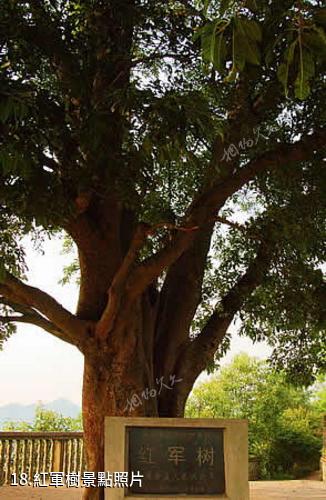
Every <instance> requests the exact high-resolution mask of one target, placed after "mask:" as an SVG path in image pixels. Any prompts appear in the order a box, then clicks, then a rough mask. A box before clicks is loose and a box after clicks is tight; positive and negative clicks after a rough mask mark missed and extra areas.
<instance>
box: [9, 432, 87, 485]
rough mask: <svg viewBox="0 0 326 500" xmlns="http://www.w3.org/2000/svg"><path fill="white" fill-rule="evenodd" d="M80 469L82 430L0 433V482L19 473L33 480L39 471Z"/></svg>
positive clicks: (82, 455) (83, 462) (78, 470)
mask: <svg viewBox="0 0 326 500" xmlns="http://www.w3.org/2000/svg"><path fill="white" fill-rule="evenodd" d="M84 470H85V461H84V453H83V433H82V432H0V485H4V484H10V483H11V482H12V481H13V478H15V477H16V478H19V477H20V474H21V473H26V474H27V477H28V481H33V478H34V475H35V474H39V473H40V472H47V473H49V472H63V473H64V474H68V473H70V472H83V471H84ZM13 474H16V476H13Z"/></svg>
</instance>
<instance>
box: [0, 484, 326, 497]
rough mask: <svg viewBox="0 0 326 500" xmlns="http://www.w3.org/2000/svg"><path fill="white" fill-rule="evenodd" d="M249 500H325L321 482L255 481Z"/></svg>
mask: <svg viewBox="0 0 326 500" xmlns="http://www.w3.org/2000/svg"><path fill="white" fill-rule="evenodd" d="M0 499H1V500H80V490H78V489H69V490H68V489H67V488H58V489H55V488H31V487H28V486H26V487H23V488H22V487H14V486H2V487H0ZM250 500H326V483H322V482H321V481H255V482H251V483H250Z"/></svg>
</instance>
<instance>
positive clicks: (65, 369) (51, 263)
mask: <svg viewBox="0 0 326 500" xmlns="http://www.w3.org/2000/svg"><path fill="white" fill-rule="evenodd" d="M43 249H44V255H42V254H40V253H38V252H36V251H35V250H33V248H32V245H31V244H30V243H29V242H27V244H26V255H27V259H26V260H27V264H28V267H29V272H28V283H29V284H30V285H33V286H37V287H39V288H41V289H42V290H44V291H46V292H48V293H50V294H51V295H52V296H53V297H55V298H56V300H58V301H59V302H60V303H61V304H62V305H63V306H64V307H66V308H67V309H69V310H70V311H72V312H74V310H75V307H76V301H77V287H76V286H75V285H73V284H69V285H65V286H62V285H61V284H59V281H60V279H61V278H62V269H63V267H64V265H65V264H67V263H69V262H70V261H71V259H72V257H71V256H67V255H63V254H62V240H60V239H59V238H55V239H52V240H49V241H47V242H45V244H44V247H43ZM239 352H247V353H248V354H250V355H253V356H257V357H260V358H264V357H267V356H268V354H269V352H270V349H269V348H268V347H267V346H266V344H264V343H259V344H258V343H257V344H255V345H254V344H253V343H252V342H251V341H250V340H249V339H246V338H240V337H238V336H237V335H236V333H234V334H233V335H232V343H231V349H230V351H229V352H228V353H227V355H226V356H225V357H224V358H223V360H222V363H223V364H224V363H227V362H229V361H230V360H231V359H232V358H233V356H234V355H235V354H237V353H239ZM82 373H83V357H82V355H81V353H80V352H79V351H78V350H77V349H76V348H75V347H72V346H70V345H69V344H67V343H65V342H63V341H61V340H59V339H56V338H55V337H53V336H52V335H50V334H49V333H47V332H44V331H43V330H41V329H39V328H37V327H35V326H32V325H24V324H21V325H19V326H18V329H17V333H15V334H14V335H12V337H11V338H10V339H9V340H8V341H7V342H6V343H5V345H4V349H3V351H0V406H3V405H6V404H9V403H20V404H31V403H36V402H38V401H41V402H43V403H47V402H50V401H53V400H55V399H59V398H65V399H69V400H71V401H73V402H74V403H76V404H78V405H81V394H82Z"/></svg>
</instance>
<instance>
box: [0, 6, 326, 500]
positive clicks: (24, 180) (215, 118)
mask: <svg viewBox="0 0 326 500" xmlns="http://www.w3.org/2000/svg"><path fill="white" fill-rule="evenodd" d="M321 4H322V2H318V1H311V2H305V1H287V0H286V1H285V0H273V1H267V0H266V1H265V0H264V1H261V0H260V1H259V2H258V1H257V2H255V1H252V0H251V1H230V0H229V1H220V2H219V1H209V0H208V1H207V0H206V1H203V2H201V1H197V0H180V1H167V0H164V1H160V0H155V1H154V0H84V1H81V0H80V1H73V0H42V1H41V0H29V1H23V0H2V2H1V12H0V58H1V60H0V65H1V74H0V95H1V107H0V117H1V122H0V144H1V152H0V165H1V171H0V172H1V173H0V175H1V187H0V194H1V200H0V203H1V205H0V224H1V230H2V232H1V253H2V255H1V284H0V297H1V304H2V311H3V312H2V316H1V322H2V330H1V336H2V339H5V338H7V337H8V335H10V333H11V332H12V331H13V326H12V325H14V324H16V323H17V322H28V323H32V324H35V325H37V326H39V327H41V328H43V329H44V330H46V331H48V332H50V333H51V334H53V335H55V336H56V337H58V338H59V339H61V340H63V341H66V342H69V343H70V344H73V345H75V346H76V347H77V348H78V349H79V350H80V351H81V352H82V353H83V355H84V358H85V373H84V386H83V419H84V432H85V443H86V450H87V461H88V469H89V470H95V471H96V470H103V469H104V466H103V419H104V416H105V415H125V416H126V415H145V416H152V415H156V416H157V415H158V416H182V415H183V411H184V406H185V402H186V399H187V396H188V394H189V392H190V390H191V388H192V386H193V384H194V381H195V380H196V378H197V376H198V375H199V374H200V373H201V371H202V370H204V369H205V368H206V367H208V366H212V364H214V361H215V360H216V358H217V357H218V356H219V355H220V354H221V353H222V352H223V351H224V350H225V349H226V348H227V346H228V340H229V333H228V329H229V326H230V324H231V323H232V321H233V320H234V319H235V318H236V317H240V318H241V320H242V324H243V330H244V332H245V333H247V334H249V335H250V336H251V337H252V338H253V339H260V338H266V339H268V340H269V341H270V343H271V344H273V345H274V346H275V348H276V349H275V355H274V361H275V362H276V363H281V364H282V365H287V366H288V367H289V368H292V369H293V370H295V371H296V372H297V373H299V374H301V375H302V377H304V376H308V377H309V376H311V375H313V374H314V373H315V371H316V370H317V369H318V367H322V366H325V344H324V343H323V338H322V334H323V329H324V327H325V314H324V312H325V311H324V310H323V299H325V288H324V285H323V275H322V272H321V267H320V263H321V262H322V261H323V259H324V253H325V248H324V247H323V244H322V242H323V234H324V233H323V227H324V222H325V199H323V196H322V195H323V192H322V187H323V180H324V181H325V174H323V170H322V167H323V155H322V147H323V145H324V141H325V131H324V130H323V120H325V109H324V107H323V106H324V99H325V95H324V90H325V88H324V86H323V84H324V77H323V70H324V69H325V32H324V26H325V10H323V9H322V5H321ZM323 175H324V178H323ZM59 231H63V232H65V234H66V235H67V238H70V240H71V241H73V242H74V244H75V245H76V247H77V250H78V261H79V262H78V264H79V269H80V278H79V283H80V291H79V300H78V307H77V311H76V313H75V314H72V313H71V312H69V311H67V310H65V309H64V308H63V307H62V306H61V305H60V304H59V303H58V302H57V301H56V300H54V298H52V297H51V296H49V295H48V294H47V293H45V292H44V291H41V290H39V289H37V288H35V287H33V286H32V285H30V284H27V283H26V280H25V277H24V252H23V248H22V247H21V239H22V237H23V236H24V235H25V234H26V233H29V234H30V235H32V236H33V237H34V238H36V239H37V238H39V237H41V236H42V234H44V233H49V232H59ZM147 389H148V391H151V392H149V393H148V392H146V390H147ZM158 389H159V390H158ZM143 391H145V392H144V394H143V395H142V393H143ZM135 394H136V395H138V396H139V395H141V403H142V404H140V403H139V400H137V404H129V403H130V402H131V403H133V402H135ZM148 394H149V395H150V396H151V397H148ZM154 396H155V397H154ZM101 495H103V492H99V491H96V490H92V489H90V490H87V491H86V492H85V498H101Z"/></svg>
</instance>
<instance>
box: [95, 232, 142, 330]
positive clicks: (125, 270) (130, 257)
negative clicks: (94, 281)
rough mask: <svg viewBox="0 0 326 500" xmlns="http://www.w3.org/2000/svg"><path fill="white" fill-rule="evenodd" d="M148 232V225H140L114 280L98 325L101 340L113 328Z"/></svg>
mask: <svg viewBox="0 0 326 500" xmlns="http://www.w3.org/2000/svg"><path fill="white" fill-rule="evenodd" d="M148 231H149V228H148V226H147V225H145V224H139V226H138V228H137V229H136V232H135V235H134V238H133V240H132V242H131V244H130V248H129V250H128V252H127V254H126V256H125V257H124V259H123V261H122V264H121V266H120V268H119V270H118V272H117V273H116V275H115V277H114V278H113V281H112V284H111V286H110V288H109V292H108V302H107V306H106V308H105V310H104V312H103V314H102V317H101V319H100V320H99V321H98V323H97V325H96V336H97V337H99V338H102V339H104V338H106V337H107V336H108V335H109V333H110V331H111V329H112V327H113V324H114V321H115V318H116V315H117V313H118V310H119V306H120V303H121V298H122V295H123V292H124V287H125V284H126V281H127V278H128V276H129V273H130V269H131V267H132V266H133V265H134V263H135V260H136V258H137V256H138V252H139V250H140V249H141V248H142V246H143V245H144V242H145V239H146V236H147V234H148Z"/></svg>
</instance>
